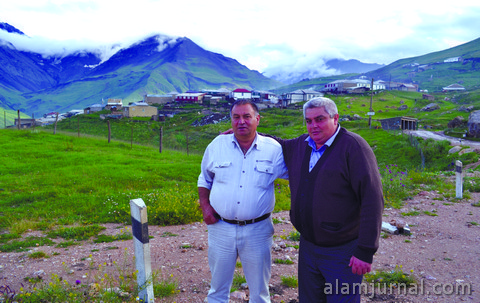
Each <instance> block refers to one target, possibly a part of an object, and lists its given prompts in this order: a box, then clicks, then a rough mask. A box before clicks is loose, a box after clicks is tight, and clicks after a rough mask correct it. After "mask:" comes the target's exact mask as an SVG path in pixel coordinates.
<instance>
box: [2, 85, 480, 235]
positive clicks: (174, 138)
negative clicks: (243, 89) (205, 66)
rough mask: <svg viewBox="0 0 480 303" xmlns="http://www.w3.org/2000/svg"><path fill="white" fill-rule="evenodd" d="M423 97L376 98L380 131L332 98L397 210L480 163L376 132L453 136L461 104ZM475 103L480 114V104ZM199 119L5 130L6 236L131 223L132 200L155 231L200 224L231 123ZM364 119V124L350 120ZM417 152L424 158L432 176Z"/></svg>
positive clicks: (287, 112)
mask: <svg viewBox="0 0 480 303" xmlns="http://www.w3.org/2000/svg"><path fill="white" fill-rule="evenodd" d="M420 97H421V95H420V94H419V93H406V92H403V93H402V92H384V93H381V94H378V95H375V97H374V102H373V108H374V110H375V112H376V115H375V116H374V119H373V122H372V127H368V122H367V121H368V119H367V116H366V113H367V112H368V111H369V109H368V108H369V100H370V96H368V95H365V96H336V97H333V98H334V100H335V101H336V103H337V105H338V108H339V111H340V116H341V118H342V119H344V120H342V122H340V123H341V125H342V126H343V127H346V128H347V129H348V130H351V131H353V132H356V133H358V134H360V135H361V136H363V137H364V138H365V139H366V140H367V142H368V143H369V144H370V146H371V147H372V148H373V150H374V153H375V155H376V157H377V161H378V164H379V167H380V168H383V169H381V173H382V174H384V175H382V176H383V180H384V191H385V192H386V193H385V197H386V199H387V204H388V205H391V206H392V205H393V206H398V205H401V201H402V199H404V198H405V197H407V196H408V195H409V194H410V191H415V190H417V189H418V187H416V185H415V182H418V183H421V184H430V183H432V182H433V183H434V182H436V181H435V180H437V179H436V175H437V174H438V173H439V171H449V170H450V171H451V170H452V169H453V168H452V166H451V163H452V162H454V161H455V160H461V161H462V162H463V163H464V165H466V164H468V163H471V162H475V161H477V160H478V155H477V154H476V153H465V154H463V155H461V156H459V155H458V153H457V154H449V153H448V150H449V149H450V146H449V143H448V142H447V141H440V142H436V141H433V140H431V139H429V140H422V139H415V142H412V139H411V138H409V137H408V136H406V135H402V134H401V133H399V132H395V131H385V130H382V129H380V128H377V127H378V126H380V122H379V121H378V119H383V118H389V117H394V116H398V115H409V116H414V117H417V118H418V119H419V120H420V124H421V125H425V124H429V125H432V126H433V127H434V128H435V129H445V128H446V124H447V123H448V121H450V120H451V119H452V118H453V117H456V116H458V115H461V116H468V113H464V112H458V111H456V108H457V107H458V106H459V104H457V103H454V102H450V101H441V102H439V103H440V104H441V109H440V110H438V111H436V112H422V111H419V110H418V108H421V107H422V106H424V105H426V104H427V103H429V101H426V100H422V99H420ZM437 97H438V98H439V99H441V98H442V97H444V96H443V95H441V96H437ZM451 97H453V96H451ZM456 98H458V99H459V100H463V99H462V98H460V97H459V96H456ZM441 100H443V99H441ZM476 100H478V99H476ZM470 101H472V103H470V104H473V105H474V106H475V107H477V108H478V107H479V102H478V101H475V100H470ZM470 101H469V102H470ZM400 104H406V105H408V108H409V109H408V110H406V111H398V109H397V107H398V106H399V105H400ZM199 112H200V111H199V108H191V109H190V110H189V111H185V112H184V113H179V114H177V115H175V116H174V117H173V118H169V119H167V121H165V122H155V121H149V120H147V119H143V120H142V119H136V120H129V119H122V120H110V126H111V129H112V140H111V142H110V143H108V140H107V123H108V122H106V121H105V120H101V119H99V117H98V114H95V115H79V116H76V117H73V118H70V119H66V120H63V121H61V122H59V123H58V125H57V134H56V135H53V134H52V130H53V126H49V127H45V128H37V129H36V130H35V131H32V130H30V129H28V130H21V131H18V130H16V129H13V130H5V129H2V130H0V145H1V146H2V148H1V149H0V163H2V164H1V165H0V184H1V186H0V187H1V188H0V206H1V208H2V211H1V213H0V229H1V228H9V229H10V230H11V232H14V233H15V232H18V233H22V232H23V231H24V230H26V229H29V228H30V229H40V228H52V226H53V225H56V224H63V225H66V224H67V225H68V224H78V223H82V224H93V223H106V222H127V223H128V221H129V219H130V217H129V205H128V201H129V200H130V199H134V198H142V199H144V201H145V202H146V203H147V205H149V222H151V223H152V224H160V225H161V224H180V223H187V222H192V221H198V220H201V214H200V212H199V209H198V207H197V204H196V203H197V202H196V201H197V189H196V180H197V176H198V174H199V169H200V161H201V157H202V154H203V151H204V150H205V147H206V146H207V145H208V144H209V142H210V141H211V140H212V139H213V138H215V136H217V135H218V134H219V132H220V131H225V130H227V129H229V128H230V124H229V122H221V123H218V124H210V125H205V126H198V127H194V126H192V123H193V122H194V121H196V120H197V119H200V118H201V117H202V116H203V115H201V114H200V113H199ZM355 114H356V115H359V116H360V117H361V118H362V119H359V120H354V119H351V120H349V121H346V120H345V119H346V118H348V117H350V118H352V117H353V115H355ZM261 116H262V118H261V121H260V126H259V128H258V131H259V132H262V133H268V134H272V135H275V136H279V137H282V138H293V137H296V136H298V135H300V134H302V133H304V132H305V125H304V124H303V119H302V111H301V110H300V109H295V108H289V109H267V110H263V111H261ZM78 127H80V130H81V132H80V137H78V134H77V131H78ZM160 129H163V150H162V153H160V152H159V148H158V143H159V134H160ZM414 144H418V146H419V147H420V148H421V149H422V151H423V154H424V157H425V160H424V161H425V170H424V171H422V168H423V167H422V165H421V162H422V158H421V155H420V152H419V150H418V148H417V147H415V146H414ZM465 145H468V143H466V144H465ZM385 167H387V168H389V169H387V170H386V169H384V168H385ZM392 167H395V170H396V171H398V173H400V171H401V172H402V174H404V173H405V174H408V175H409V177H410V179H411V180H409V181H405V180H403V181H398V180H397V179H395V177H397V175H395V177H393V176H391V175H390V174H392V172H391V171H392V169H391V168H392ZM392 180H393V181H392ZM401 182H403V183H401ZM406 182H407V185H406V188H405V189H404V188H402V186H405V184H406ZM408 182H411V183H410V184H409V183H408ZM475 182H476V181H475ZM475 182H473V183H471V182H470V183H468V184H469V186H470V185H471V184H475ZM276 183H277V185H276V186H278V191H277V190H276V195H277V204H276V210H285V209H288V208H289V189H288V182H287V181H284V180H278V182H276ZM479 183H480V182H479ZM444 185H445V184H442V185H441V186H444ZM445 186H446V185H445ZM472 186H474V185H472ZM407 189H408V190H407ZM448 190H451V189H448ZM448 190H446V192H448ZM446 195H448V193H446Z"/></svg>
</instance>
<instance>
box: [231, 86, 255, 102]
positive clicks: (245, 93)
mask: <svg viewBox="0 0 480 303" xmlns="http://www.w3.org/2000/svg"><path fill="white" fill-rule="evenodd" d="M230 98H232V99H234V100H250V99H252V92H251V91H249V90H247V89H244V88H237V89H236V90H233V91H232V92H230Z"/></svg>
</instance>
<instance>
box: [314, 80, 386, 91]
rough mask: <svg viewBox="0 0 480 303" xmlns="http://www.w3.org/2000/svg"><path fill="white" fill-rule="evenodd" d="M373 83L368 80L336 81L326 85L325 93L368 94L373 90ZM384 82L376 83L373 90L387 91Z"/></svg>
mask: <svg viewBox="0 0 480 303" xmlns="http://www.w3.org/2000/svg"><path fill="white" fill-rule="evenodd" d="M371 86H372V82H371V81H370V80H367V79H353V80H335V81H333V82H330V83H327V84H325V86H324V88H323V91H326V92H338V93H348V92H350V93H360V92H366V91H368V90H370V89H372V88H371ZM385 88H386V86H385V83H384V81H374V82H373V90H383V89H385Z"/></svg>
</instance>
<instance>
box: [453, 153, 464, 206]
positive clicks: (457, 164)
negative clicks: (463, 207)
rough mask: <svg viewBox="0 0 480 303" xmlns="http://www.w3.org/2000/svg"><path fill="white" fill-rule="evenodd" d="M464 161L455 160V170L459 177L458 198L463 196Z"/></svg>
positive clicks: (457, 185)
mask: <svg viewBox="0 0 480 303" xmlns="http://www.w3.org/2000/svg"><path fill="white" fill-rule="evenodd" d="M462 165H463V164H462V162H461V161H458V160H457V161H456V162H455V172H456V177H457V182H456V183H457V184H456V194H457V195H456V197H457V199H462V198H463V174H462Z"/></svg>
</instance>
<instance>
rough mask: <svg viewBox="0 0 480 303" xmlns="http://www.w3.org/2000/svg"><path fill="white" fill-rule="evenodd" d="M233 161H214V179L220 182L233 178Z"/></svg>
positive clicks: (226, 181)
mask: <svg viewBox="0 0 480 303" xmlns="http://www.w3.org/2000/svg"><path fill="white" fill-rule="evenodd" d="M231 168H232V162H231V161H223V162H214V163H213V172H214V173H215V177H214V180H215V181H216V182H219V183H228V182H229V181H230V179H231Z"/></svg>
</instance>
